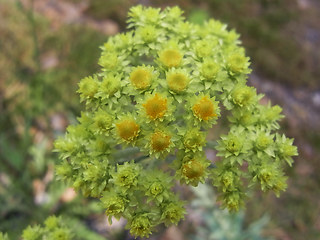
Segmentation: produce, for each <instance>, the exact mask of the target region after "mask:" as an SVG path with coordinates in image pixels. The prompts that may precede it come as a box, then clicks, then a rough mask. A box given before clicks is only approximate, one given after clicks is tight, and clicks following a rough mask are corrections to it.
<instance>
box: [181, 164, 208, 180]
mask: <svg viewBox="0 0 320 240" xmlns="http://www.w3.org/2000/svg"><path fill="white" fill-rule="evenodd" d="M204 171H205V166H203V164H202V163H201V162H198V161H197V160H195V159H192V160H190V161H188V162H187V163H185V164H183V165H182V173H183V175H185V176H186V177H187V178H189V179H194V178H199V177H201V176H202V175H203V173H204Z"/></svg>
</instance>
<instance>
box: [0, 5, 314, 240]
mask: <svg viewBox="0 0 320 240" xmlns="http://www.w3.org/2000/svg"><path fill="white" fill-rule="evenodd" d="M136 4H145V5H149V6H157V7H161V8H164V7H166V6H174V5H178V6H180V7H181V8H182V9H183V10H184V11H185V16H186V17H187V18H188V19H189V20H190V21H192V22H195V23H199V24H201V23H202V22H203V21H205V20H207V19H208V18H211V17H213V18H215V19H218V20H221V21H222V22H225V23H227V24H228V27H229V29H233V28H235V29H236V31H237V32H238V33H240V34H241V40H242V42H243V45H244V47H245V48H246V50H247V55H248V56H250V58H251V61H252V68H253V74H252V75H251V76H250V84H252V85H253V86H255V87H257V89H258V92H263V93H266V97H265V98H264V101H265V102H267V100H271V101H272V103H273V104H279V105H281V106H282V107H283V108H284V114H285V115H286V119H285V120H283V121H282V131H283V132H285V133H286V134H287V135H288V136H289V137H294V138H295V139H296V140H295V144H296V145H297V146H298V149H299V154H300V156H299V157H298V158H296V159H295V160H296V161H295V164H294V167H293V168H288V169H287V174H288V175H289V181H288V185H289V187H288V190H287V192H285V193H283V194H282V196H281V197H280V198H279V199H277V198H275V197H274V196H273V195H266V194H262V193H260V192H255V193H253V194H252V196H251V198H250V199H249V201H248V203H247V208H246V209H245V210H244V211H242V212H241V213H238V214H235V215H229V214H227V213H226V212H225V211H222V210H219V207H217V206H215V205H214V202H215V200H214V199H215V195H214V192H212V191H211V190H210V189H207V188H206V186H205V185H204V186H202V187H200V188H199V189H193V190H192V191H191V190H186V191H187V193H186V194H185V196H184V197H185V198H186V199H188V200H190V204H189V205H188V212H189V215H188V217H187V219H186V221H184V222H183V223H182V224H180V225H179V226H178V227H171V228H169V229H164V228H163V229H159V231H158V233H156V234H155V235H154V236H153V237H152V239H162V240H165V239H175V240H179V239H194V240H198V239H199V240H200V239H216V240H231V239H232V240H233V239H237V240H238V239H239V240H240V239H244V240H245V239H281V240H291V239H296V240H301V239H311V240H312V239H315V240H316V239H320V201H319V200H320V190H319V189H320V175H319V174H318V172H319V171H320V67H319V66H320V48H319V45H320V2H319V1H318V0H170V1H160V0H152V1H151V0H150V1H148V0H140V1H139V0H55V1H52V0H0V232H1V231H3V232H8V233H9V235H10V236H11V237H12V239H18V236H19V235H20V234H21V231H22V229H24V228H25V227H26V226H27V225H29V224H35V223H41V222H42V221H43V220H44V219H46V217H47V216H49V215H51V214H56V215H62V216H64V217H65V219H66V222H67V224H68V225H69V226H70V228H72V229H74V231H75V233H76V239H93V240H94V239H112V240H116V239H119V240H120V239H132V238H131V237H130V235H128V233H127V231H126V230H124V227H123V226H124V225H123V224H124V223H123V222H122V221H120V222H117V223H116V224H114V225H113V226H109V225H108V224H107V222H106V218H105V216H104V215H103V209H101V207H100V206H99V204H97V202H95V201H94V200H92V199H85V198H83V197H82V196H81V195H78V194H76V193H74V192H73V190H72V189H70V188H68V186H67V185H66V184H64V183H61V182H58V181H55V175H54V165H55V162H56V161H58V159H57V155H55V154H54V153H52V147H53V146H52V142H53V140H54V139H55V138H56V137H57V136H59V135H61V134H64V131H65V128H66V126H67V125H68V124H69V123H73V122H75V121H76V116H78V115H79V113H80V110H81V108H82V107H83V106H81V105H80V104H79V98H78V96H77V94H76V89H77V83H78V81H79V80H80V79H81V78H83V77H85V76H87V75H89V74H92V73H94V72H95V71H96V70H97V69H98V65H97V62H98V58H99V54H100V49H99V46H101V45H102V44H103V43H104V42H105V41H106V40H107V39H108V36H110V35H114V34H116V33H118V32H120V31H125V26H126V15H127V12H128V9H129V8H130V7H131V6H133V5H136Z"/></svg>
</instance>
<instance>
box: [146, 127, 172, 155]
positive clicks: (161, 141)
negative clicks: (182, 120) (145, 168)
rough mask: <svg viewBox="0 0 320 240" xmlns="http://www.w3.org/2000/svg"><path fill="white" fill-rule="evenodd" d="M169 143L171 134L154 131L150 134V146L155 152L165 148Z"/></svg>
mask: <svg viewBox="0 0 320 240" xmlns="http://www.w3.org/2000/svg"><path fill="white" fill-rule="evenodd" d="M170 143H171V136H170V135H168V134H166V133H164V132H161V131H156V132H155V133H154V134H153V135H152V136H151V147H152V150H153V151H155V152H162V151H164V150H166V149H167V148H168V147H169V146H170Z"/></svg>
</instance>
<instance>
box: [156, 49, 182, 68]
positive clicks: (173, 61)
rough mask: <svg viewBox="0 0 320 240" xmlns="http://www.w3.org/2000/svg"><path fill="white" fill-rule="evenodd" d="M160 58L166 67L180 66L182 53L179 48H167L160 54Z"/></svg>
mask: <svg viewBox="0 0 320 240" xmlns="http://www.w3.org/2000/svg"><path fill="white" fill-rule="evenodd" d="M159 60H160V62H161V63H162V64H163V65H165V66H166V67H178V66H179V65H180V63H181V60H182V54H181V53H180V52H179V50H177V49H166V50H164V51H162V52H161V53H160V54H159Z"/></svg>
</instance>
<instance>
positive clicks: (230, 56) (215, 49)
mask: <svg viewBox="0 0 320 240" xmlns="http://www.w3.org/2000/svg"><path fill="white" fill-rule="evenodd" d="M238 38H239V35H237V34H236V33H235V32H234V31H228V30H227V29H226V25H225V24H222V23H221V22H219V21H216V20H209V21H208V22H206V23H204V25H201V26H199V25H195V24H192V23H189V22H187V21H185V20H184V17H183V16H182V11H181V9H179V8H178V7H173V8H166V9H165V10H164V11H160V9H154V8H146V7H142V6H136V7H133V8H131V10H130V12H129V19H128V31H127V32H126V33H122V34H118V35H116V36H113V37H110V38H109V39H108V41H107V42H106V43H105V44H104V45H103V46H102V48H101V49H102V55H101V58H100V60H99V65H100V66H101V70H100V71H99V72H98V73H96V74H94V75H93V76H91V77H86V78H84V79H82V80H81V82H80V83H79V90H78V93H79V94H80V100H81V101H83V102H85V106H86V109H85V111H84V112H83V113H82V115H81V117H80V118H79V119H78V120H79V123H78V124H76V125H74V126H70V127H68V129H67V133H66V135H65V137H64V138H61V139H58V140H57V141H56V142H55V148H56V150H57V151H58V152H60V157H61V159H62V161H63V162H62V163H61V165H60V166H58V168H57V173H58V175H59V176H60V177H61V178H62V179H65V180H68V181H69V182H71V184H72V185H73V187H74V188H75V189H77V190H81V191H83V192H84V193H85V195H87V196H91V197H97V198H100V199H101V202H102V205H103V206H104V207H105V209H106V214H107V215H108V217H109V220H110V221H111V220H112V217H115V218H116V219H119V218H120V217H124V218H126V219H127V220H128V225H127V228H129V229H130V232H131V234H133V235H134V236H142V237H147V236H149V235H150V234H151V232H152V231H153V230H154V229H155V227H156V226H157V225H159V224H161V223H164V224H165V225H167V226H168V225H171V224H177V223H178V222H179V220H180V219H182V218H183V217H184V214H185V210H184V208H183V205H184V203H183V202H182V201H180V200H179V198H178V196H177V194H176V193H174V192H173V191H172V187H173V186H174V184H175V182H174V179H176V180H178V181H179V182H180V183H181V184H187V185H191V186H195V187H196V186H197V185H198V184H199V183H204V182H205V181H206V179H208V178H210V179H211V180H212V182H213V185H214V186H215V187H216V188H217V190H218V193H220V198H219V199H220V200H221V201H222V206H223V207H226V208H228V209H229V210H238V209H239V208H240V207H241V206H242V205H243V204H244V198H245V197H246V192H247V191H248V187H251V186H253V185H259V186H260V187H261V189H262V190H263V191H269V190H271V191H273V192H275V194H276V195H278V194H279V192H280V191H282V190H284V189H285V187H286V183H285V180H286V177H285V176H284V174H283V167H284V164H285V163H288V164H289V165H291V164H292V156H295V155H297V149H296V147H295V146H293V145H292V142H293V141H292V140H290V139H287V138H286V137H285V136H284V135H280V134H278V133H275V130H277V129H278V128H279V124H278V120H280V119H281V118H282V115H281V114H280V113H281V108H280V107H278V106H273V107H272V106H270V104H269V105H267V106H263V105H260V104H259V100H260V99H261V98H262V95H258V94H257V93H256V89H255V88H254V87H249V86H247V85H246V83H247V77H248V76H247V74H248V73H250V72H251V70H250V68H249V58H248V57H246V56H245V51H244V49H243V48H242V47H241V46H239V43H240V41H239V40H238ZM220 108H224V109H226V110H227V111H224V113H225V115H227V116H222V117H224V118H225V119H227V120H228V121H229V123H230V126H229V127H230V131H229V133H228V134H226V135H222V136H221V137H219V136H216V138H219V140H218V141H210V143H209V144H208V140H207V139H206V136H207V133H208V130H209V129H210V128H211V127H212V126H213V125H214V124H216V123H217V121H219V118H220V117H221V111H220ZM206 146H207V147H206ZM213 146H215V150H216V151H217V156H218V157H220V159H219V160H218V161H217V162H216V163H214V164H213V163H212V162H211V161H210V160H208V159H207V158H206V154H205V150H206V149H207V148H210V147H211V148H212V147H213Z"/></svg>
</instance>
